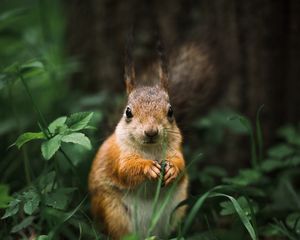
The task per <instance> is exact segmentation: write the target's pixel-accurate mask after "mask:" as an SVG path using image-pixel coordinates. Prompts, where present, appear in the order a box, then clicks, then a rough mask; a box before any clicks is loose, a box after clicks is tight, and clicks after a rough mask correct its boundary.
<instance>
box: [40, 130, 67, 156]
mask: <svg viewBox="0 0 300 240" xmlns="http://www.w3.org/2000/svg"><path fill="white" fill-rule="evenodd" d="M61 138H62V136H61V135H56V136H55V137H53V138H51V139H50V140H48V141H46V142H43V144H42V146H41V150H42V155H43V157H44V158H45V159H46V160H49V159H50V158H52V157H53V155H54V154H55V153H56V152H57V151H58V149H59V148H60V145H61Z"/></svg>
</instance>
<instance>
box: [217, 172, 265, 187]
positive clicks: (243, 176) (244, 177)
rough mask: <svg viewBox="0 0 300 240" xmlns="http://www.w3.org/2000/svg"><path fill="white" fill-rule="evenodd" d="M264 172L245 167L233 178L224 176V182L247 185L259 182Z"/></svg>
mask: <svg viewBox="0 0 300 240" xmlns="http://www.w3.org/2000/svg"><path fill="white" fill-rule="evenodd" d="M261 178H262V174H261V172H259V171H257V170H254V169H243V170H240V171H239V174H238V175H237V176H235V177H232V178H224V179H223V182H226V183H230V184H235V185H240V186H247V185H250V184H254V183H257V182H259V181H260V180H261Z"/></svg>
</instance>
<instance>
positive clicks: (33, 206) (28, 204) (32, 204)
mask: <svg viewBox="0 0 300 240" xmlns="http://www.w3.org/2000/svg"><path fill="white" fill-rule="evenodd" d="M23 196H24V212H25V213H26V214H28V215H32V214H33V213H34V212H35V211H36V210H37V209H38V206H39V204H40V196H39V195H38V194H37V192H35V191H34V190H30V191H28V192H24V193H23Z"/></svg>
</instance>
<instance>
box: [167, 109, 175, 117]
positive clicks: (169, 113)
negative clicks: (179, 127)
mask: <svg viewBox="0 0 300 240" xmlns="http://www.w3.org/2000/svg"><path fill="white" fill-rule="evenodd" d="M173 115H174V111H173V108H172V107H171V106H170V107H169V110H168V114H167V116H168V118H169V119H172V118H173Z"/></svg>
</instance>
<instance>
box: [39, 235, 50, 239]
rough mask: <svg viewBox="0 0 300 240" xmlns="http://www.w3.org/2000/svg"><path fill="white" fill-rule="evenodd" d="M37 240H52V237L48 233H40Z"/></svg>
mask: <svg viewBox="0 0 300 240" xmlns="http://www.w3.org/2000/svg"><path fill="white" fill-rule="evenodd" d="M36 240H50V238H49V237H48V236H47V235H40V236H38V237H37V238H36Z"/></svg>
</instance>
